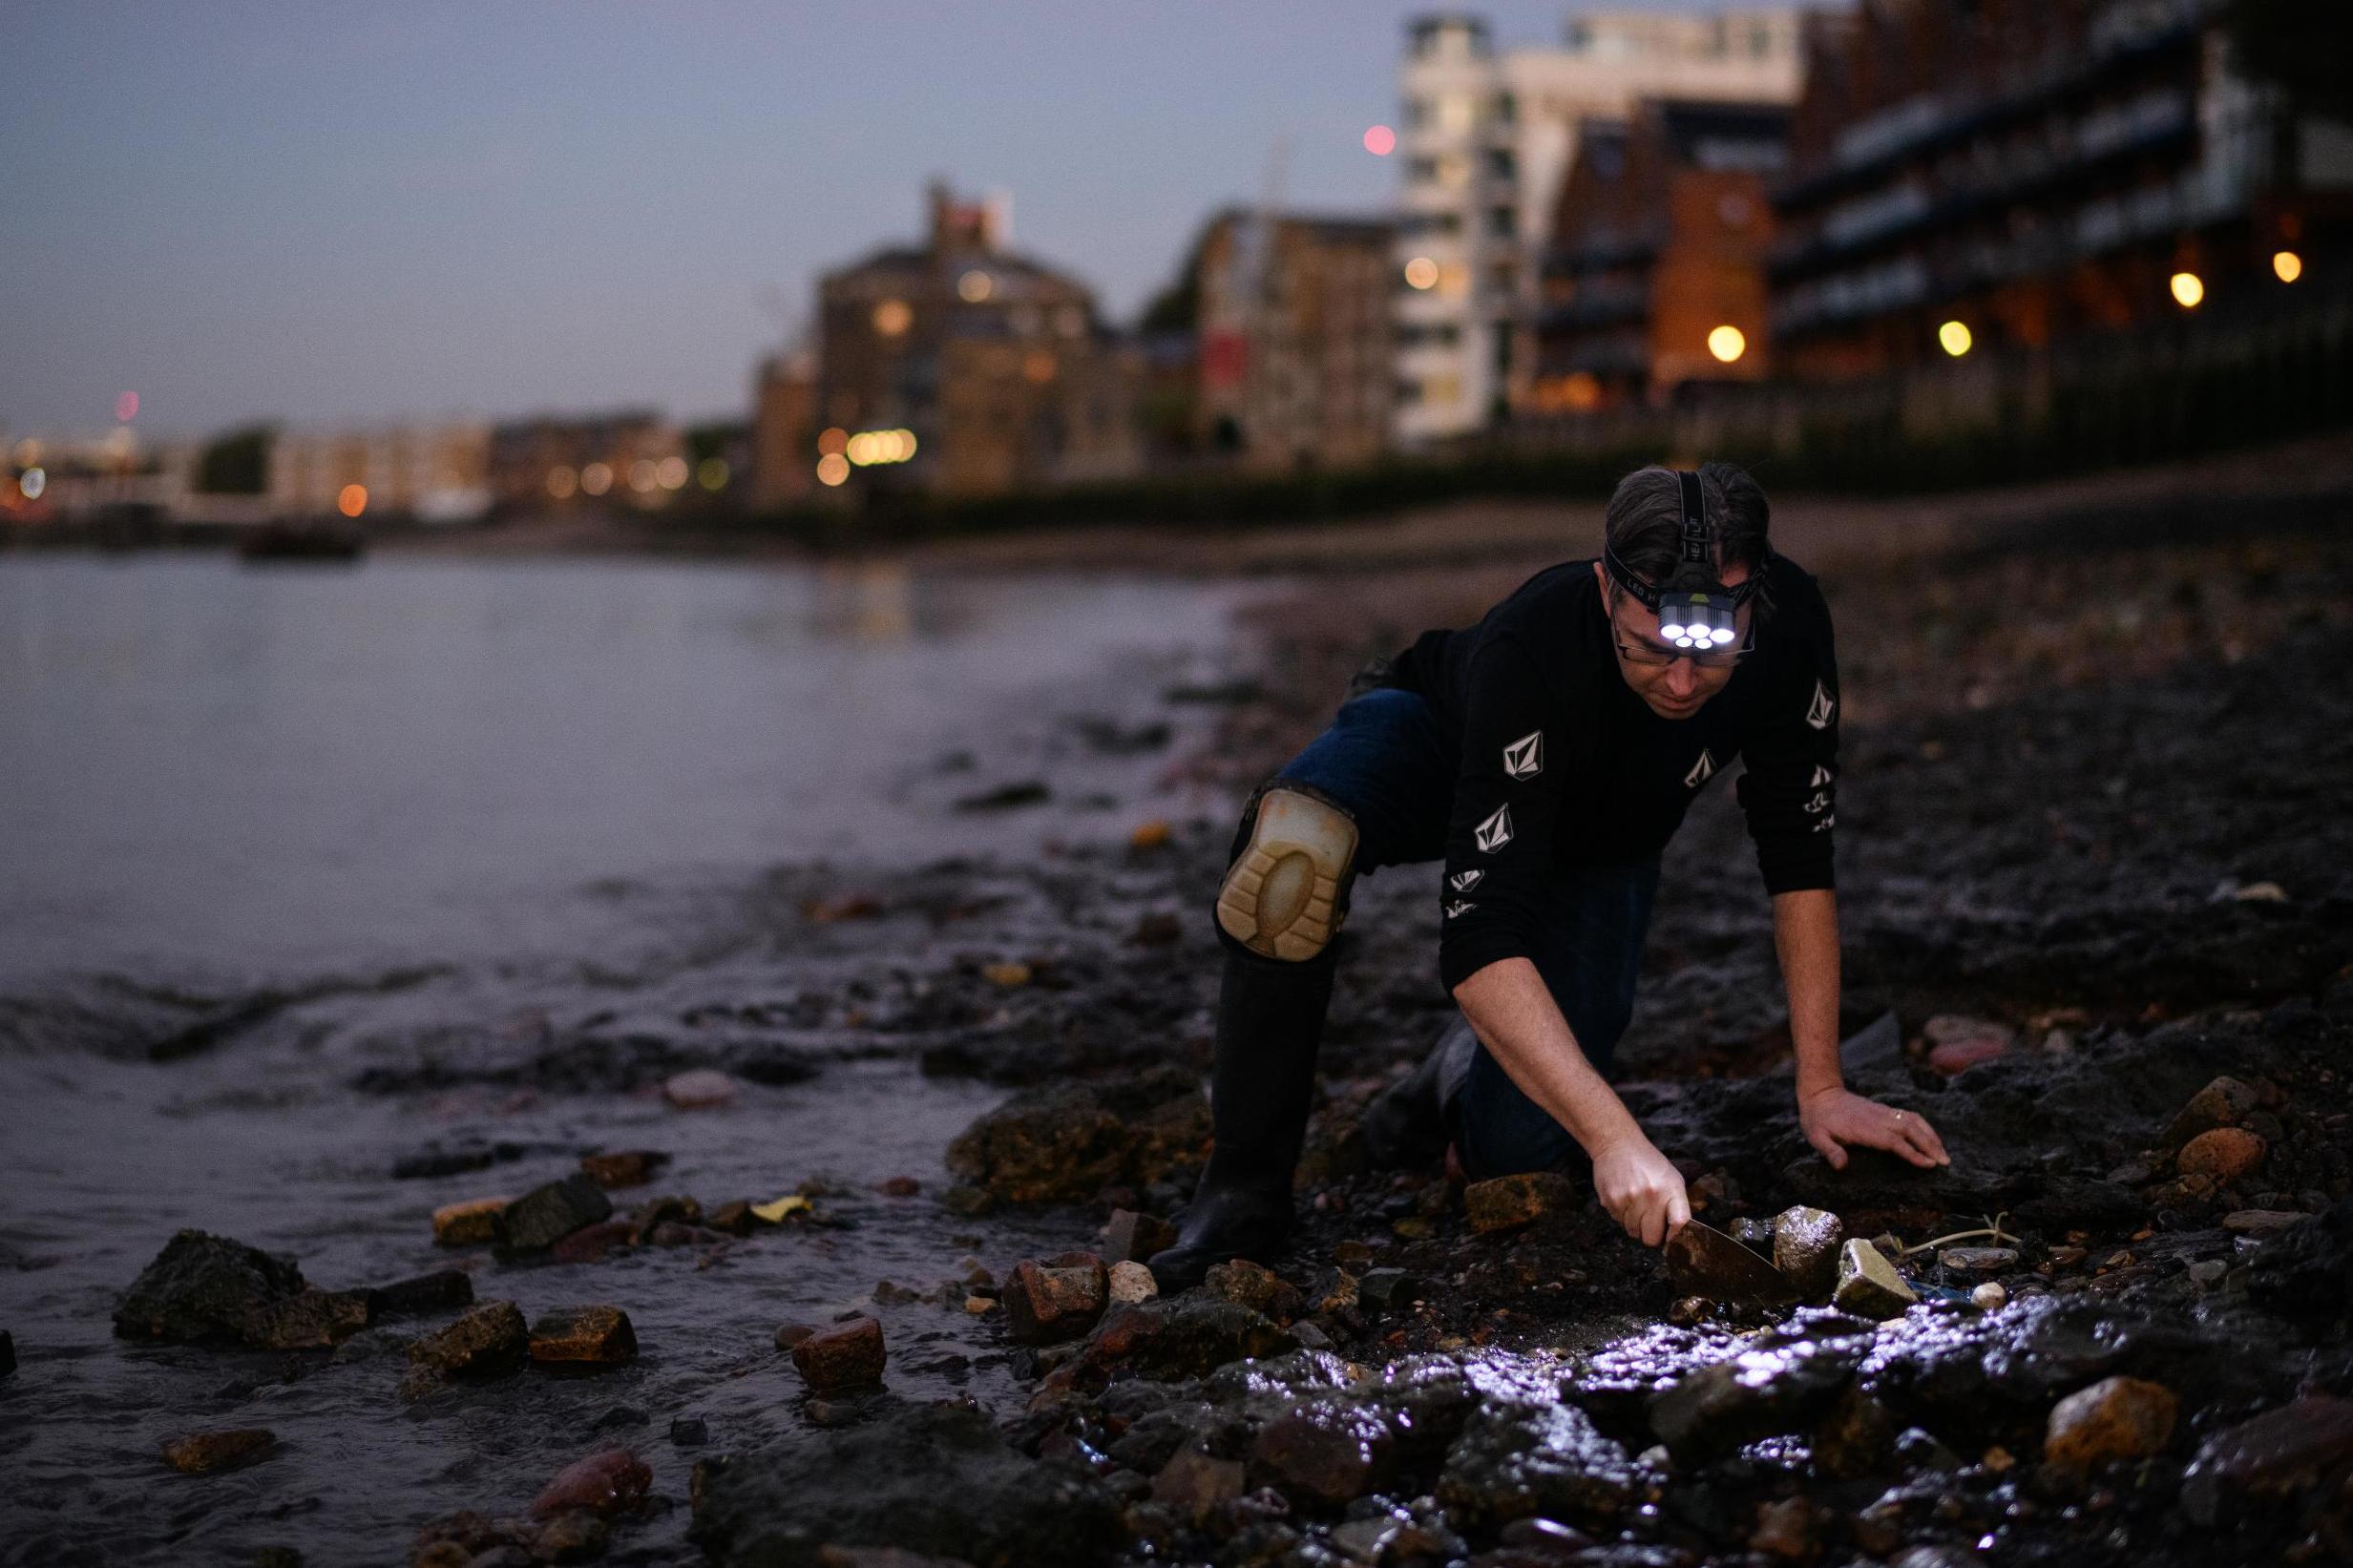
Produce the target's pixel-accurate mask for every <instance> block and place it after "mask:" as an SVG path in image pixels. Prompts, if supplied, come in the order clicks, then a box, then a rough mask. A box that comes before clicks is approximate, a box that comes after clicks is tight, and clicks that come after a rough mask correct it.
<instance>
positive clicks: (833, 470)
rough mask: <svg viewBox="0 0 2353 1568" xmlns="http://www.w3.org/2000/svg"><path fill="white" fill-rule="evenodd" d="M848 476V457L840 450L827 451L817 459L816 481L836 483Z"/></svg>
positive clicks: (824, 483) (823, 483) (828, 483)
mask: <svg viewBox="0 0 2353 1568" xmlns="http://www.w3.org/2000/svg"><path fill="white" fill-rule="evenodd" d="M849 477H850V459H849V458H847V457H844V456H843V455H842V454H841V453H840V452H828V453H826V454H825V455H824V456H823V457H821V458H819V459H817V483H819V484H821V485H838V484H840V483H841V482H842V481H843V480H845V479H847V478H849Z"/></svg>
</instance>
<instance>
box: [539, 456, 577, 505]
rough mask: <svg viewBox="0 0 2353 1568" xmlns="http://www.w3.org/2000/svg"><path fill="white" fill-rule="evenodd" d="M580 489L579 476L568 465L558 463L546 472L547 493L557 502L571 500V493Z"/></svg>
mask: <svg viewBox="0 0 2353 1568" xmlns="http://www.w3.org/2000/svg"><path fill="white" fill-rule="evenodd" d="M579 488H580V476H579V475H578V473H575V472H574V471H573V470H572V465H571V464H569V463H558V464H557V465H556V466H555V467H554V468H552V469H550V470H547V492H548V493H549V494H550V495H553V496H554V497H556V499H557V500H558V501H569V500H571V499H572V493H573V491H577V490H578V489H579Z"/></svg>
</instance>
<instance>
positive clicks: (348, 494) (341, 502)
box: [335, 485, 368, 517]
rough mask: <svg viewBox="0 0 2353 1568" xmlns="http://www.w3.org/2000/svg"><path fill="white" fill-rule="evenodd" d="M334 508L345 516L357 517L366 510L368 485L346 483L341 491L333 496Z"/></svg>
mask: <svg viewBox="0 0 2353 1568" xmlns="http://www.w3.org/2000/svg"><path fill="white" fill-rule="evenodd" d="M335 510H336V511H337V512H342V513H343V514H344V515H345V516H347V517H357V516H358V515H359V514H360V513H361V512H366V511H367V510H368V487H367V486H366V485H346V486H344V488H343V493H342V494H340V495H338V496H336V497H335Z"/></svg>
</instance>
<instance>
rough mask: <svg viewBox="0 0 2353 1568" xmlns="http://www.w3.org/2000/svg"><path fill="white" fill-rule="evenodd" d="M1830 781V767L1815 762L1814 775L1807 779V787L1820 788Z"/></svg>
mask: <svg viewBox="0 0 2353 1568" xmlns="http://www.w3.org/2000/svg"><path fill="white" fill-rule="evenodd" d="M1829 782H1830V769H1828V768H1826V767H1824V766H1823V765H1822V764H1821V763H1815V764H1814V777H1813V778H1811V779H1808V780H1807V781H1806V787H1807V788H1809V789H1819V788H1821V787H1822V785H1824V784H1828V783H1829Z"/></svg>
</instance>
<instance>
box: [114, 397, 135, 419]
mask: <svg viewBox="0 0 2353 1568" xmlns="http://www.w3.org/2000/svg"><path fill="white" fill-rule="evenodd" d="M138 416H139V395H138V394H137V392H125V393H123V394H122V396H120V397H118V398H116V400H115V417H116V419H118V420H120V421H121V422H122V423H124V424H125V425H128V424H130V423H131V421H133V420H135V419H137V418H138Z"/></svg>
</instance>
